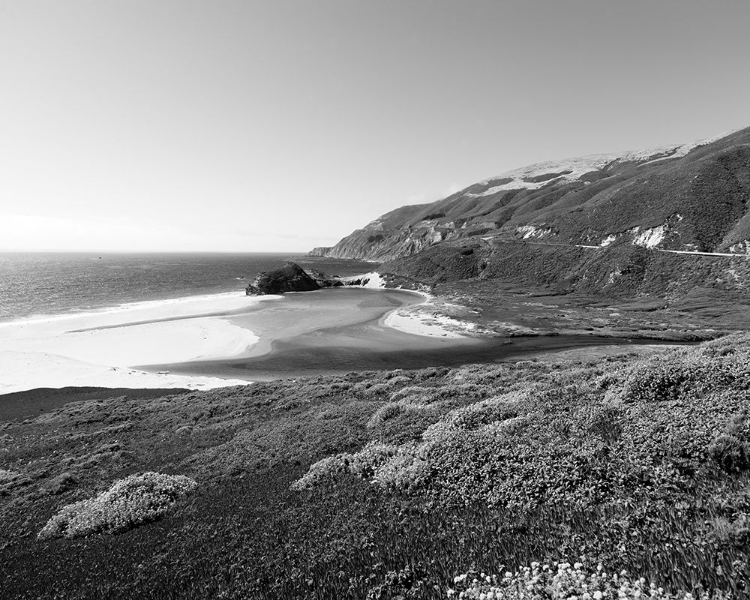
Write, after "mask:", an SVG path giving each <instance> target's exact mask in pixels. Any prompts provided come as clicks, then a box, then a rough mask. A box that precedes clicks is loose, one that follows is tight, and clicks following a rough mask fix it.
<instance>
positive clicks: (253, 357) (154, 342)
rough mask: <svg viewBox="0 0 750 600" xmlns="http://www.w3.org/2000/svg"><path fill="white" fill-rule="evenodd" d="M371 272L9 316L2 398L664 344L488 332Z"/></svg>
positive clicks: (1, 329) (2, 334)
mask: <svg viewBox="0 0 750 600" xmlns="http://www.w3.org/2000/svg"><path fill="white" fill-rule="evenodd" d="M367 275H369V276H370V277H371V280H370V282H369V284H370V285H368V286H367V287H365V288H364V289H363V288H362V287H347V288H334V289H326V290H319V291H315V292H304V293H289V294H286V295H284V296H275V295H268V296H260V297H258V296H245V295H240V294H236V293H227V294H217V295H212V296H194V297H186V298H179V299H171V300H166V301H147V302H139V303H133V304H131V305H126V306H118V307H112V308H111V309H106V310H101V311H93V312H90V313H81V314H71V315H59V316H53V317H49V318H35V319H25V320H20V321H16V322H6V323H0V373H3V375H2V378H0V396H2V395H6V394H13V393H18V392H24V391H31V390H35V389H42V388H51V389H62V388H68V387H73V388H81V387H95V388H104V389H107V388H124V389H149V388H152V389H156V388H159V389H193V390H208V389H214V388H217V387H230V386H235V385H248V384H250V383H252V382H253V381H261V380H268V379H277V378H281V377H292V376H307V375H314V374H323V373H333V372H345V371H347V370H388V369H398V368H406V369H413V368H422V367H426V366H457V365H459V364H467V363H478V362H501V361H506V360H514V358H512V357H519V358H518V360H523V358H522V357H521V355H527V356H528V355H534V359H535V360H537V359H539V358H538V357H540V356H542V355H552V354H555V353H557V352H558V351H568V352H569V351H574V350H575V349H590V348H592V347H594V346H596V347H600V348H605V347H610V346H621V345H623V344H634V345H637V346H639V347H640V346H650V345H654V346H658V345H664V344H663V342H659V341H654V340H633V339H632V338H629V337H628V336H625V335H623V336H596V335H586V334H584V335H581V334H580V333H578V332H575V333H573V332H569V333H567V334H566V333H563V332H560V333H553V334H551V335H538V334H534V335H528V336H526V335H517V334H518V333H520V332H516V335H509V336H488V335H487V334H486V333H485V332H483V331H482V329H483V328H482V327H481V325H480V324H478V323H476V322H472V321H470V320H466V319H467V318H470V317H472V316H474V315H475V313H476V311H473V310H471V309H469V308H467V307H465V306H462V305H459V304H455V303H451V302H449V301H447V300H445V299H443V298H438V297H435V296H432V295H431V294H428V293H426V292H424V291H418V290H400V289H395V290H394V289H386V288H383V287H381V286H382V280H381V279H380V277H379V276H378V277H374V274H373V273H368V274H367ZM368 288H369V289H368ZM373 288H374V289H373ZM373 292H377V293H373ZM602 351H604V350H602ZM592 352H595V351H593V350H586V351H585V353H586V354H591V353H592Z"/></svg>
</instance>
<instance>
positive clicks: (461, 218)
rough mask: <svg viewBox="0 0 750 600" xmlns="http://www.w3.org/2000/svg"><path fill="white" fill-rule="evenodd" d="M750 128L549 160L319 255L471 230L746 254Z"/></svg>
mask: <svg viewBox="0 0 750 600" xmlns="http://www.w3.org/2000/svg"><path fill="white" fill-rule="evenodd" d="M749 210H750V128H746V129H742V130H740V131H736V132H733V133H729V134H723V135H719V136H716V137H714V138H711V139H708V140H703V141H699V142H694V143H689V144H683V145H674V146H667V147H662V148H656V149H652V150H645V151H639V152H624V153H619V154H599V155H592V156H584V157H580V158H572V159H566V160H560V161H550V162H544V163H538V164H534V165H531V166H528V167H524V168H520V169H516V170H513V171H508V172H507V173H503V174H501V175H499V176H497V177H492V178H490V179H486V180H484V181H480V182H478V183H475V184H473V185H470V186H469V187H467V188H465V189H463V190H461V191H459V192H456V193H455V194H452V195H450V196H448V197H446V198H444V199H442V200H438V201H436V202H433V203H430V204H421V205H411V206H404V207H401V208H398V209H396V210H394V211H391V212H389V213H387V214H385V215H383V216H381V217H379V218H378V219H375V220H374V221H372V222H371V223H369V224H368V225H366V226H365V227H364V228H362V229H358V230H356V231H354V232H353V233H351V234H350V235H348V236H346V237H345V238H343V239H342V240H341V241H339V242H338V243H337V244H336V245H335V246H333V247H331V248H316V249H314V250H313V252H312V253H311V254H312V255H315V256H327V257H336V258H358V259H365V260H372V261H378V262H386V261H391V260H394V259H399V258H404V257H409V256H413V255H415V254H417V253H419V252H421V251H423V250H425V249H427V248H429V247H431V246H434V245H437V244H440V243H442V242H450V241H460V240H467V239H472V238H492V239H493V240H494V241H503V242H512V241H523V242H527V243H545V244H558V245H563V246H573V247H575V246H597V247H600V248H607V247H611V246H618V245H619V246H622V245H625V246H635V247H641V248H649V249H661V250H675V251H687V252H710V253H717V252H718V253H731V254H748V253H750V212H749Z"/></svg>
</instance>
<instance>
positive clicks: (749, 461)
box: [708, 434, 750, 473]
mask: <svg viewBox="0 0 750 600" xmlns="http://www.w3.org/2000/svg"><path fill="white" fill-rule="evenodd" d="M708 453H709V455H710V456H711V458H713V459H714V460H715V461H716V462H717V463H718V465H719V466H720V467H721V468H722V469H724V470H725V471H726V472H727V473H739V472H740V471H746V470H748V469H750V444H748V443H747V442H743V441H742V440H741V439H739V438H737V437H736V436H734V435H731V434H723V435H720V436H719V437H717V438H716V439H715V440H714V441H713V442H711V445H710V446H709V447H708Z"/></svg>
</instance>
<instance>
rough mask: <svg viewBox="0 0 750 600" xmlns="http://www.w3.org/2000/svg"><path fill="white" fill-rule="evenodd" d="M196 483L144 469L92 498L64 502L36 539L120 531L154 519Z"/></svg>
mask: <svg viewBox="0 0 750 600" xmlns="http://www.w3.org/2000/svg"><path fill="white" fill-rule="evenodd" d="M197 485H198V484H197V483H196V482H195V481H194V480H193V479H190V478H189V477H185V476H183V475H164V474H162V473H153V472H147V473H142V474H140V475H130V476H129V477H126V478H125V479H121V480H119V481H116V482H115V484H114V485H113V486H112V487H110V488H109V489H108V490H107V491H105V492H102V493H101V494H99V495H98V496H96V497H95V498H89V499H88V500H82V501H80V502H75V503H73V504H68V505H67V506H64V507H63V508H62V510H61V511H60V512H59V513H57V514H56V515H55V516H54V517H52V518H51V519H50V520H49V521H47V524H46V525H45V526H44V527H43V528H42V530H41V531H40V532H39V535H38V537H39V539H49V538H54V537H67V538H75V537H84V536H87V535H91V534H93V533H121V532H123V531H127V530H128V529H132V528H133V527H137V526H138V525H142V524H144V523H148V522H151V521H155V520H157V519H159V518H160V517H162V516H163V515H164V514H166V513H167V511H169V510H170V509H171V508H172V507H173V506H174V504H175V502H176V501H177V499H178V498H180V497H181V496H184V495H186V494H188V493H190V492H191V491H193V490H194V489H195V488H196V486H197Z"/></svg>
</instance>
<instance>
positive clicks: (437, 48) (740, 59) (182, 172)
mask: <svg viewBox="0 0 750 600" xmlns="http://www.w3.org/2000/svg"><path fill="white" fill-rule="evenodd" d="M748 31H750V2H748V0H702V1H696V0H628V1H627V2H624V1H622V0H616V1H611V0H494V1H482V0H449V1H448V0H371V1H364V0H314V1H313V0H304V1H302V0H299V1H296V0H295V1H292V0H264V1H258V0H237V1H235V0H106V1H102V0H0V250H86V251H99V252H106V251H220V252H244V251H247V252H262V251H269V252H271V251H274V252H276V251H281V252H286V251H289V252H302V251H307V250H309V249H311V248H312V247H314V246H330V245H333V244H334V243H335V242H336V241H338V240H339V239H340V238H342V237H343V236H345V235H347V234H349V233H350V232H351V231H353V230H354V229H356V228H359V227H362V226H364V225H365V224H366V223H368V222H369V221H371V220H373V219H375V218H376V217H378V216H379V215H381V214H383V213H385V212H387V211H390V210H393V209H395V208H398V207H399V206H403V205H405V204H418V203H425V202H431V201H434V200H437V199H440V198H442V197H444V196H446V195H448V194H450V193H452V192H455V191H458V190H459V189H461V188H463V187H466V186H468V185H470V184H471V183H474V182H476V181H479V180H482V179H486V178H488V177H491V176H494V175H498V174H500V173H502V172H504V171H507V170H510V169H514V168H517V167H522V166H525V165H528V164H531V163H535V162H540V161H544V160H552V159H559V158H566V157H571V156H580V155H586V154H595V153H605V152H617V151H622V150H639V149H645V148H650V147H656V146H662V145H665V144H672V143H683V142H685V143H686V142H691V141H694V140H699V139H703V138H707V137H711V136H713V135H716V134H718V133H721V132H724V131H728V130H733V129H737V128H740V127H746V126H750V77H748V58H749V57H750V35H748Z"/></svg>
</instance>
